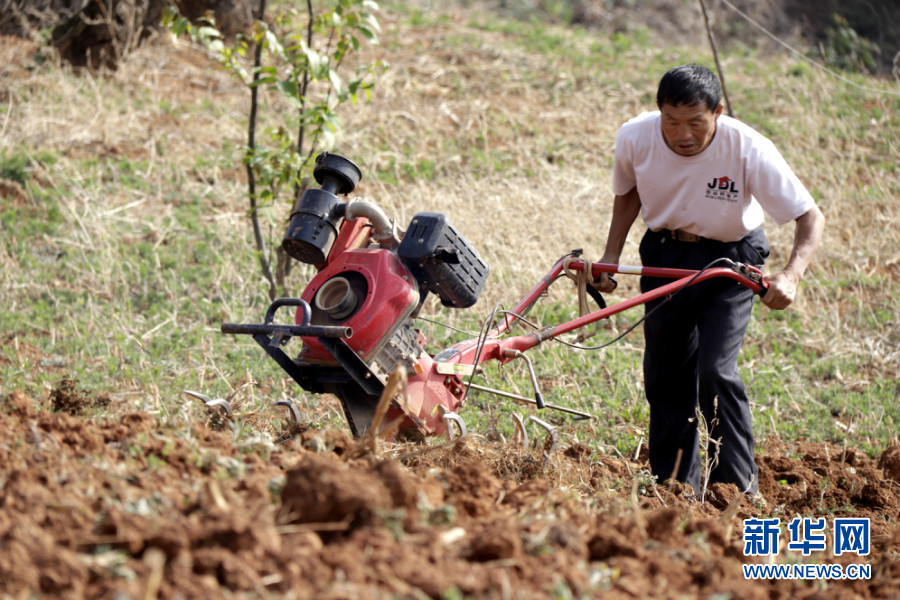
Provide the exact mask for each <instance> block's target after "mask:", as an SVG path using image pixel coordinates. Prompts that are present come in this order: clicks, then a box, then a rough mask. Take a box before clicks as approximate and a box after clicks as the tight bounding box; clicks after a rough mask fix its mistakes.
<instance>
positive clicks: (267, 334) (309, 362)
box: [222, 154, 488, 436]
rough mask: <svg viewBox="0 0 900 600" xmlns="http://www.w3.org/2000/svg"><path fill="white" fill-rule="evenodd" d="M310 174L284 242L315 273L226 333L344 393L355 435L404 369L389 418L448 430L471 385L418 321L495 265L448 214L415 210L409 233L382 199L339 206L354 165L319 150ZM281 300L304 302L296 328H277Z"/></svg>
mask: <svg viewBox="0 0 900 600" xmlns="http://www.w3.org/2000/svg"><path fill="white" fill-rule="evenodd" d="M313 176H314V177H315V179H316V181H317V182H318V183H319V184H320V185H321V188H317V189H308V190H306V191H305V192H304V193H303V194H302V196H301V197H300V199H299V200H298V201H297V203H296V205H295V206H294V210H293V212H292V214H291V220H290V223H289V225H288V228H287V231H286V233H285V237H284V240H283V242H282V247H283V248H284V250H285V252H286V253H287V254H288V255H289V256H291V257H292V258H294V259H296V260H298V261H300V262H303V263H306V264H309V265H314V266H315V267H316V269H317V271H318V273H317V274H316V276H315V277H314V278H313V279H312V280H311V281H310V282H309V284H308V285H307V287H306V289H305V290H304V291H303V294H302V295H301V297H300V298H282V299H279V300H276V301H275V302H274V303H273V304H272V306H271V307H270V308H269V311H268V313H267V315H266V319H265V322H264V323H262V324H237V323H224V324H223V325H222V331H223V332H224V333H238V334H249V335H252V336H253V337H254V339H255V340H256V341H257V343H258V344H259V345H260V346H262V347H263V349H265V351H266V352H267V353H268V354H269V355H270V356H271V357H272V358H273V359H274V360H275V361H276V362H278V364H279V365H280V366H281V367H282V368H283V369H284V370H285V371H286V372H287V373H288V374H289V375H290V376H291V377H292V378H293V379H294V380H295V381H296V382H297V383H298V384H300V386H301V387H302V388H303V389H305V390H307V391H310V392H313V393H331V394H334V395H335V396H337V397H338V398H339V399H340V401H341V404H342V406H343V409H344V413H345V415H346V417H347V421H348V423H349V425H350V428H351V430H352V432H353V434H354V435H357V436H360V435H362V434H363V433H365V432H366V430H367V429H368V427H369V425H370V423H371V421H372V419H373V417H374V413H375V408H376V406H377V404H378V401H379V399H380V397H381V395H382V392H383V391H384V388H385V384H386V383H387V379H388V377H389V376H390V374H391V373H393V372H394V371H395V370H396V369H398V368H399V367H400V366H403V367H404V368H405V370H406V373H407V374H408V383H407V394H406V395H405V396H406V398H405V399H404V401H403V402H402V405H401V403H398V402H394V403H393V404H392V407H391V409H390V412H389V413H388V415H387V420H386V421H385V422H390V421H392V420H394V419H395V418H399V417H402V419H401V425H400V430H401V431H407V432H415V431H417V432H419V434H420V435H421V434H425V435H439V434H441V433H442V432H443V431H444V427H445V422H444V420H443V419H442V416H443V413H444V412H446V411H449V412H456V411H457V409H458V408H459V406H460V404H461V402H462V400H463V396H464V391H463V390H464V386H463V382H462V380H461V378H460V376H459V375H458V374H456V373H454V372H453V370H452V369H451V370H450V371H449V372H446V373H444V372H441V373H439V372H438V369H437V367H436V365H435V362H434V360H433V359H432V357H431V356H429V355H428V353H427V352H425V349H424V344H425V339H424V336H423V335H422V334H421V333H420V332H419V331H417V330H416V329H415V328H414V327H413V317H415V316H416V314H417V313H418V312H419V310H420V309H421V308H422V305H423V302H424V301H425V298H426V295H427V294H429V293H432V294H435V295H436V296H437V297H438V298H439V299H440V301H441V303H442V304H443V305H444V306H448V307H453V308H467V307H470V306H472V305H473V304H475V302H476V300H477V299H478V295H479V294H480V293H481V290H482V288H483V286H484V282H485V280H486V278H487V275H488V267H487V265H486V264H485V263H484V261H483V260H482V259H481V258H480V257H479V256H478V253H477V252H476V251H475V249H474V248H473V247H472V246H471V245H469V244H468V242H466V240H465V239H463V238H462V237H461V236H460V235H459V234H458V233H457V231H456V230H455V229H454V228H453V226H452V225H451V224H450V223H449V222H448V220H447V218H446V217H445V216H444V215H443V214H440V213H435V212H422V213H419V214H417V215H415V216H414V217H413V218H412V220H411V221H410V223H409V226H408V227H407V229H406V232H405V233H404V234H402V236H401V233H400V232H398V230H397V228H396V226H395V225H394V223H392V222H391V221H390V220H389V219H388V218H387V216H386V215H385V214H384V212H383V211H382V210H381V209H380V208H378V207H377V206H375V205H373V204H371V203H369V202H365V201H358V200H357V201H347V202H344V201H341V200H340V199H339V198H338V196H339V195H346V194H349V193H350V192H352V191H353V190H354V189H355V188H356V185H357V184H358V183H359V180H360V178H361V172H360V170H359V168H358V167H357V166H356V165H355V164H354V163H353V162H351V161H350V160H347V159H346V158H343V157H341V156H338V155H335V154H322V155H320V156H318V157H317V159H316V166H315V169H314V171H313ZM282 306H292V307H296V319H295V321H296V324H295V325H278V324H275V323H274V317H275V312H276V311H277V309H278V308H280V307H282ZM295 337H297V338H300V340H301V342H302V348H301V349H300V351H299V354H298V355H297V356H295V357H293V358H292V357H290V356H288V355H287V354H286V353H285V351H284V349H283V348H284V346H285V345H286V344H287V342H288V341H289V340H290V339H292V338H295ZM441 371H445V369H441ZM439 406H441V407H443V409H439Z"/></svg>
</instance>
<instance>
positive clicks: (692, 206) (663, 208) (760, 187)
mask: <svg viewBox="0 0 900 600" xmlns="http://www.w3.org/2000/svg"><path fill="white" fill-rule="evenodd" d="M635 185H637V191H638V194H639V195H640V197H641V217H642V218H643V220H644V223H646V224H647V227H649V228H650V229H652V230H654V231H657V230H659V229H682V230H684V231H687V232H690V233H693V234H696V235H700V236H703V237H706V238H712V239H715V240H720V241H723V242H735V241H738V240H740V239H741V238H743V237H744V236H746V235H747V234H748V233H750V232H751V231H753V230H754V229H756V228H757V227H759V226H760V225H762V223H763V217H764V215H763V211H765V213H767V214H768V215H769V216H770V217H772V218H773V219H774V220H775V221H776V222H777V223H778V224H779V225H783V224H784V223H788V222H789V221H793V220H794V219H796V218H797V217H799V216H801V215H803V214H804V213H806V211H808V210H809V209H811V208H812V207H813V206H814V201H813V198H812V196H811V195H810V194H809V192H808V191H807V190H806V188H805V187H804V186H803V184H802V183H801V182H800V180H799V179H798V178H797V176H796V175H795V174H794V172H793V171H792V170H791V168H790V166H788V164H787V162H786V161H785V160H784V158H783V157H782V156H781V154H780V153H779V152H778V149H777V148H775V145H774V144H773V143H772V142H771V141H770V140H768V139H767V138H766V137H764V136H763V135H762V134H760V133H758V132H757V131H755V130H753V129H752V128H751V127H749V126H748V125H745V124H744V123H741V122H740V121H738V120H737V119H732V118H730V117H727V116H725V115H722V116H720V117H719V120H718V122H717V125H716V134H715V137H713V139H712V141H711V142H710V144H709V146H707V147H706V149H705V150H703V152H701V153H700V154H697V155H694V156H682V155H680V154H677V153H676V152H675V151H673V150H672V149H671V148H669V147H668V146H667V145H666V142H665V139H664V138H663V134H662V129H661V126H660V113H659V111H654V112H646V113H643V114H641V115H638V116H637V117H635V118H633V119H631V120H630V121H628V122H627V123H625V124H624V125H622V127H621V128H620V129H619V134H618V136H617V137H616V151H615V162H614V165H613V193H614V194H616V195H619V196H621V195H624V194H626V193H628V192H629V191H630V190H631V188H633V187H634V186H635Z"/></svg>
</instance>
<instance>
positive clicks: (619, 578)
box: [0, 382, 900, 599]
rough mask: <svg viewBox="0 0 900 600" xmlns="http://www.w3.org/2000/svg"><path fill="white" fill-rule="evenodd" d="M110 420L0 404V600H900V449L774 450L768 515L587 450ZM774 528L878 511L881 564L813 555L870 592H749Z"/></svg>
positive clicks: (763, 472) (805, 586)
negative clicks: (764, 522)
mask: <svg viewBox="0 0 900 600" xmlns="http://www.w3.org/2000/svg"><path fill="white" fill-rule="evenodd" d="M97 405H103V406H104V412H105V414H114V409H115V407H112V409H113V412H110V406H109V405H108V403H104V400H103V399H102V398H101V399H97V398H94V397H92V395H91V394H89V393H86V392H84V391H82V390H80V389H79V387H78V386H77V385H76V384H74V383H72V382H68V383H67V384H66V385H64V386H60V389H57V390H54V391H53V392H52V393H51V394H50V395H49V396H48V398H47V399H46V400H44V401H36V400H35V399H32V398H29V397H27V396H25V395H24V394H21V393H18V392H13V393H12V394H9V395H6V396H3V397H0V440H2V443H0V594H2V597H3V598H25V597H35V596H41V597H59V598H154V597H159V598H221V597H235V598H271V597H293V598H316V599H327V598H362V597H366V598H445V597H472V598H535V597H596V596H599V595H601V594H602V596H603V597H609V598H682V597H685V598H686V597H703V598H709V597H716V598H725V597H729V598H760V599H763V598H765V599H773V598H898V597H900V591H898V590H900V527H898V518H900V514H898V513H900V501H898V490H900V484H898V483H897V481H896V478H897V464H898V460H900V456H898V453H900V448H898V447H896V446H894V447H891V448H888V449H887V450H885V452H884V453H883V455H882V456H881V458H880V460H873V459H871V458H869V457H868V456H867V455H866V454H865V453H862V452H859V451H855V450H852V449H849V448H841V447H839V446H834V445H829V444H810V443H803V442H797V443H783V442H771V443H766V444H764V446H763V448H762V450H761V451H760V453H759V456H758V463H759V466H760V483H761V486H760V488H761V492H762V495H763V496H764V498H765V505H763V504H762V503H761V502H760V501H758V500H757V501H756V502H753V501H751V500H748V499H747V498H745V497H744V496H742V495H739V494H738V492H737V490H736V488H734V487H733V486H723V485H713V486H712V488H711V490H710V494H708V498H707V500H706V501H705V502H699V501H696V500H693V499H690V498H689V497H688V496H687V495H686V494H685V493H684V490H682V489H681V488H680V487H678V486H676V487H667V486H661V485H657V484H656V483H655V482H654V481H653V480H652V478H649V477H647V476H646V473H647V468H648V467H647V464H646V463H645V462H640V461H637V462H632V461H628V460H624V459H622V458H617V457H612V456H600V455H596V454H591V452H590V451H589V450H588V449H587V448H586V447H584V446H581V445H578V444H575V445H572V446H570V447H568V448H560V449H558V450H556V451H554V452H553V453H552V454H551V455H550V456H549V460H548V461H547V463H546V466H544V461H543V459H544V457H543V455H542V453H541V452H542V451H541V450H538V449H528V448H524V449H523V448H516V447H513V446H511V445H498V444H496V443H491V442H487V441H484V440H482V439H479V438H473V437H469V438H463V439H461V440H457V441H455V442H453V443H446V444H439V443H433V445H430V446H423V445H419V446H416V445H391V444H382V445H381V446H380V447H379V450H378V452H377V453H373V452H372V451H371V450H368V449H365V448H363V447H362V446H361V445H360V444H359V443H357V442H356V441H354V440H352V439H350V438H348V437H347V436H346V435H345V434H343V433H342V432H338V431H322V430H305V431H304V430H303V429H302V428H299V427H294V428H293V429H285V430H283V431H281V432H280V433H281V435H280V436H279V437H278V439H279V442H278V443H272V442H260V443H258V444H256V445H248V443H247V441H246V434H247V430H251V431H252V429H253V423H252V419H248V420H247V422H245V423H244V426H245V432H244V435H243V436H238V437H235V436H233V435H232V433H231V428H228V427H226V428H225V429H226V430H227V432H223V431H216V430H214V429H215V428H214V427H213V425H214V423H215V421H214V420H211V421H210V422H209V423H207V424H202V423H198V424H195V425H193V426H190V427H184V428H182V429H168V428H165V427H162V426H160V424H159V423H158V421H157V420H156V419H155V418H154V417H153V416H151V415H148V414H145V413H123V414H118V415H116V416H115V417H108V418H103V419H92V418H91V417H89V416H86V415H88V414H89V413H90V412H91V409H92V407H94V406H97ZM237 418H238V419H239V421H240V420H241V419H242V418H241V417H237ZM888 476H889V477H891V478H893V479H891V478H889V477H888ZM765 515H770V516H780V517H781V518H782V521H783V522H784V521H787V520H789V519H791V518H793V517H794V516H813V517H818V516H826V517H827V519H829V520H830V519H831V518H832V516H851V517H868V518H870V519H871V535H872V550H871V554H870V555H869V556H866V557H859V556H855V555H852V554H851V555H849V557H848V555H847V554H844V555H842V556H841V557H837V558H836V557H834V556H833V555H832V553H831V552H830V551H829V552H819V553H813V555H812V556H810V557H808V558H807V559H806V560H804V561H803V562H814V563H834V562H839V563H842V564H850V563H855V564H860V563H865V564H868V565H871V570H872V571H871V572H872V575H871V579H869V580H858V581H838V582H833V581H829V582H825V581H821V580H819V581H812V582H799V581H753V580H746V579H745V578H744V576H743V572H742V567H741V565H742V564H745V563H748V562H751V561H754V560H756V559H754V558H748V557H745V556H744V555H743V538H742V536H743V529H742V519H745V518H750V517H760V516H765ZM829 546H830V543H829ZM794 554H798V555H799V553H794ZM791 560H793V561H797V560H799V558H798V557H797V556H794V557H793V558H790V557H786V556H784V555H782V556H778V557H776V558H775V562H790V561H791Z"/></svg>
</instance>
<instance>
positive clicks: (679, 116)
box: [659, 102, 722, 156]
mask: <svg viewBox="0 0 900 600" xmlns="http://www.w3.org/2000/svg"><path fill="white" fill-rule="evenodd" d="M659 110H660V113H661V114H662V134H663V138H664V139H665V140H666V145H668V146H669V148H671V149H672V150H673V151H674V152H676V153H678V154H680V155H682V156H693V155H695V154H700V153H701V152H703V151H704V150H706V147H707V146H709V143H710V142H711V141H712V139H713V136H714V135H715V134H716V120H717V119H718V118H719V115H721V114H722V104H719V105H718V106H717V107H716V108H715V110H710V109H709V108H708V107H707V106H706V103H705V102H703V103H700V104H690V105H687V104H679V105H678V106H672V105H671V104H663V105H662V106H661V107H660V108H659Z"/></svg>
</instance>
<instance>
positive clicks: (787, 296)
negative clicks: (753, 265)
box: [762, 271, 800, 310]
mask: <svg viewBox="0 0 900 600" xmlns="http://www.w3.org/2000/svg"><path fill="white" fill-rule="evenodd" d="M766 283H767V284H769V291H767V292H766V294H765V295H764V296H763V297H762V303H763V304H765V305H766V306H768V307H769V308H771V309H773V310H784V309H785V308H787V307H788V306H790V305H791V303H792V302H793V301H794V298H796V297H797V286H798V285H799V283H800V278H799V277H796V276H794V275H791V274H790V273H786V272H784V271H782V272H781V273H776V274H774V275H772V276H771V277H766Z"/></svg>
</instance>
